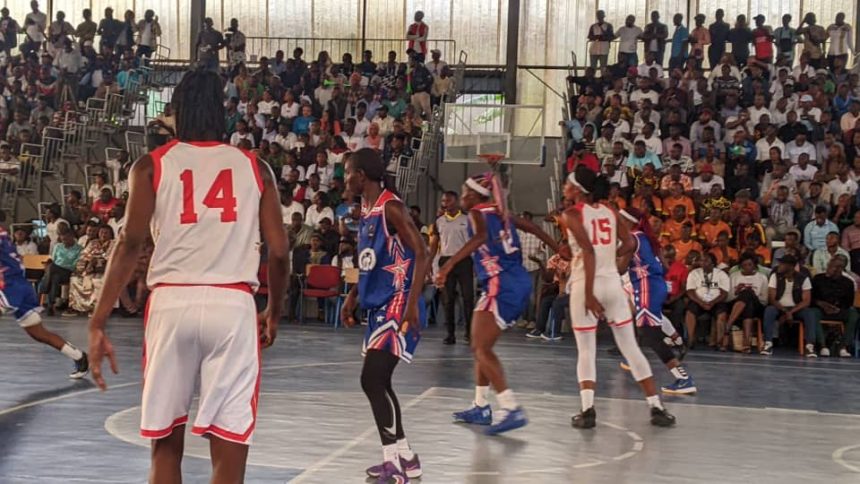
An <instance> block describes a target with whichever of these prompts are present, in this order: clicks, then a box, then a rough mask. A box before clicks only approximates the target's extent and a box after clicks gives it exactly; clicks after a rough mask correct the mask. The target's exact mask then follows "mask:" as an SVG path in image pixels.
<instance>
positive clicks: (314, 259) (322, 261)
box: [307, 232, 331, 265]
mask: <svg viewBox="0 0 860 484" xmlns="http://www.w3.org/2000/svg"><path fill="white" fill-rule="evenodd" d="M307 250H308V264H311V265H328V264H330V263H331V257H330V256H329V253H328V252H327V251H326V250H325V246H324V245H323V238H322V235H320V233H319V232H314V233H313V235H311V245H310V246H309V247H308V249H307Z"/></svg>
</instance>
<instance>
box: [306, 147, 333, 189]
mask: <svg viewBox="0 0 860 484" xmlns="http://www.w3.org/2000/svg"><path fill="white" fill-rule="evenodd" d="M307 175H308V177H310V176H313V175H316V176H318V177H319V180H320V188H319V190H320V191H322V192H328V191H329V188H330V187H331V183H332V178H334V167H333V166H332V165H330V164H329V162H328V152H326V150H325V149H324V148H319V149H318V150H317V152H316V154H315V155H314V164H313V165H311V166H309V167H308V170H307Z"/></svg>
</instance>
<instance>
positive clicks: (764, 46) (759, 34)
mask: <svg viewBox="0 0 860 484" xmlns="http://www.w3.org/2000/svg"><path fill="white" fill-rule="evenodd" d="M753 20H754V21H755V29H753V31H752V42H753V48H754V49H755V58H756V60H759V61H761V62H766V63H768V64H770V63H771V62H773V32H772V31H771V28H770V26H769V25H765V24H764V21H765V16H764V15H761V14H759V15H756V16H755V17H753Z"/></svg>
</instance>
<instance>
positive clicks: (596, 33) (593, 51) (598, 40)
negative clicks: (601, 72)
mask: <svg viewBox="0 0 860 484" xmlns="http://www.w3.org/2000/svg"><path fill="white" fill-rule="evenodd" d="M605 19H606V12H604V11H603V10H598V11H597V22H596V23H593V24H591V27H589V28H588V40H590V41H591V46H590V47H589V49H588V55H589V65H590V66H591V67H594V68H597V67H598V64H600V65H601V66H602V67H606V66H607V60H608V59H609V42H610V41H611V40H612V39H614V38H615V32H613V30H612V24H611V23H609V22H606V21H605Z"/></svg>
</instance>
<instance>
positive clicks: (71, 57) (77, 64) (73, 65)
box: [54, 49, 84, 74]
mask: <svg viewBox="0 0 860 484" xmlns="http://www.w3.org/2000/svg"><path fill="white" fill-rule="evenodd" d="M83 66H84V58H83V57H82V56H81V53H80V52H79V51H78V50H77V49H72V51H71V52H66V50H65V49H63V50H61V51H60V52H59V53H58V54H57V58H56V59H55V60H54V67H56V68H57V69H60V70H65V71H66V72H68V73H69V74H75V73H77V72H78V71H80V70H81V68H82V67H83Z"/></svg>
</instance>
